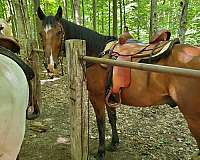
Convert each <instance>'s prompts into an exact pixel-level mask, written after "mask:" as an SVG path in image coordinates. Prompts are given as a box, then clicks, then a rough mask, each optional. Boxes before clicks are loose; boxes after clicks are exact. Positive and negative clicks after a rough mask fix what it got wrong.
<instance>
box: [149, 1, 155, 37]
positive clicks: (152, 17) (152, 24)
mask: <svg viewBox="0 0 200 160" xmlns="http://www.w3.org/2000/svg"><path fill="white" fill-rule="evenodd" d="M156 32H157V0H151V14H150V30H149V40H151V38H152V36H153V35H154V34H155V33H156Z"/></svg>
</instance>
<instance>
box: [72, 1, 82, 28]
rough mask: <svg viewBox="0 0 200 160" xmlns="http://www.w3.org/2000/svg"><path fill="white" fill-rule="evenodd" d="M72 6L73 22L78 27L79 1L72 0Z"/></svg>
mask: <svg viewBox="0 0 200 160" xmlns="http://www.w3.org/2000/svg"><path fill="white" fill-rule="evenodd" d="M73 6H74V22H75V23H76V24H79V25H80V24H81V15H80V0H74V1H73Z"/></svg>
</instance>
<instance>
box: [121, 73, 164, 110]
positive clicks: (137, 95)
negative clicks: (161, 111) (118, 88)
mask: <svg viewBox="0 0 200 160" xmlns="http://www.w3.org/2000/svg"><path fill="white" fill-rule="evenodd" d="M131 73H132V74H131V84H130V86H129V87H128V88H124V89H123V90H122V103H123V104H126V105H131V106H150V105H158V104H164V103H166V97H167V96H168V91H167V90H166V87H165V86H164V84H165V81H164V80H163V77H162V76H163V75H160V74H158V73H151V74H150V75H148V72H145V71H139V70H132V72H131ZM160 82H161V83H160Z"/></svg>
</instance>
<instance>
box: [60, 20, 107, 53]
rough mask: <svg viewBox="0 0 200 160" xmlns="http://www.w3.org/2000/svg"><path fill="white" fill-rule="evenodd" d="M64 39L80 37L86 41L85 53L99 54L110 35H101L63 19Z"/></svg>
mask: <svg viewBox="0 0 200 160" xmlns="http://www.w3.org/2000/svg"><path fill="white" fill-rule="evenodd" d="M62 22H63V27H64V30H65V39H82V40H85V41H86V51H87V55H91V54H97V55H98V54H99V53H100V52H102V51H103V49H104V48H105V46H106V43H107V42H108V41H109V38H110V39H111V37H108V36H104V35H101V34H99V33H97V32H95V31H92V30H90V29H88V28H85V27H82V26H79V25H76V24H75V23H72V22H69V21H66V20H63V21H62Z"/></svg>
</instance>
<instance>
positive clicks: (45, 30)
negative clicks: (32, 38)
mask: <svg viewBox="0 0 200 160" xmlns="http://www.w3.org/2000/svg"><path fill="white" fill-rule="evenodd" d="M37 14H38V17H39V19H40V20H41V21H42V30H41V32H40V36H41V39H42V44H43V49H44V66H45V68H46V69H47V72H48V75H49V76H51V77H53V76H54V75H56V74H57V70H56V68H57V66H58V63H59V58H60V57H61V54H62V53H61V52H62V49H63V47H64V35H65V34H64V29H63V26H62V24H61V19H62V8H61V7H59V8H58V10H57V13H56V15H55V16H52V15H49V16H46V15H45V14H44V12H43V11H42V9H41V8H40V7H39V8H38V10H37Z"/></svg>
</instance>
